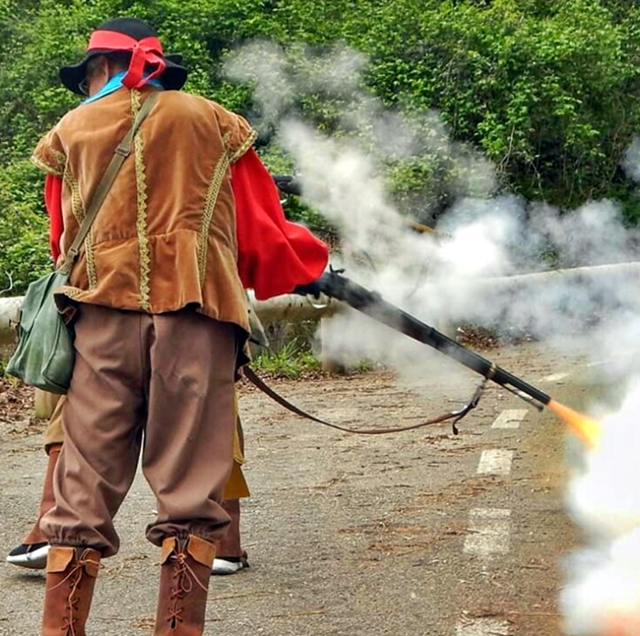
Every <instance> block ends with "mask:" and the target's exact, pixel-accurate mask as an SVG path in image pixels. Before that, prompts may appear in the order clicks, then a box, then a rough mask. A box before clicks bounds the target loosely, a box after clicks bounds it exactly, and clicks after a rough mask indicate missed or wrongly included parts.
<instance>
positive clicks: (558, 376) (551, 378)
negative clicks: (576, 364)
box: [542, 373, 571, 382]
mask: <svg viewBox="0 0 640 636" xmlns="http://www.w3.org/2000/svg"><path fill="white" fill-rule="evenodd" d="M569 375H571V374H570V373H552V374H551V375H548V376H547V377H545V378H542V381H543V382H560V380H564V379H565V378H568V377H569Z"/></svg>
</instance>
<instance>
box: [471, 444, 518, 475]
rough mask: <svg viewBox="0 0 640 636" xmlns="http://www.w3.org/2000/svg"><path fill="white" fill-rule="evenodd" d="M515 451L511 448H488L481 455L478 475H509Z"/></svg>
mask: <svg viewBox="0 0 640 636" xmlns="http://www.w3.org/2000/svg"><path fill="white" fill-rule="evenodd" d="M512 461H513V451H510V450H502V449H495V450H486V451H482V455H480V462H479V463H478V475H508V474H509V473H510V472H511V462H512Z"/></svg>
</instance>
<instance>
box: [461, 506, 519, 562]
mask: <svg viewBox="0 0 640 636" xmlns="http://www.w3.org/2000/svg"><path fill="white" fill-rule="evenodd" d="M510 530H511V510H505V509H502V508H473V509H472V510H470V511H469V534H468V535H467V536H466V538H465V540H464V552H465V553H466V554H473V555H476V556H489V555H491V554H506V553H507V552H509V533H510Z"/></svg>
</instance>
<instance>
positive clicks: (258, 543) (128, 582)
mask: <svg viewBox="0 0 640 636" xmlns="http://www.w3.org/2000/svg"><path fill="white" fill-rule="evenodd" d="M490 357H492V358H493V359H495V360H496V362H498V364H501V365H502V366H504V367H505V368H507V369H509V370H510V371H512V372H514V373H516V374H520V375H522V376H523V377H524V378H525V379H527V380H528V381H529V382H531V383H533V384H537V385H539V386H540V388H542V389H543V390H546V391H548V392H550V393H551V394H552V395H553V396H554V397H556V399H559V400H560V401H563V402H566V403H568V404H570V405H572V406H574V407H577V408H581V407H583V406H584V404H585V403H586V402H588V401H589V400H590V399H591V397H592V396H593V395H594V394H595V393H597V392H600V391H601V390H602V389H601V387H599V386H598V385H595V384H594V380H593V374H592V372H591V371H590V368H589V367H587V366H586V365H585V361H584V360H580V359H569V358H566V357H564V356H562V355H560V354H551V353H548V352H546V350H545V349H543V348H542V347H540V346H538V345H533V344H529V345H526V346H522V347H517V348H514V349H511V350H508V351H496V352H492V353H491V354H490ZM429 371H430V373H429V374H427V375H421V374H414V375H413V376H412V377H411V378H406V377H403V378H401V379H398V378H397V377H395V376H393V375H390V374H381V373H372V374H368V375H359V376H349V377H346V378H331V379H321V380H307V381H304V382H279V383H277V388H278V389H279V390H280V391H281V392H282V393H283V394H285V395H287V396H289V397H290V398H291V399H292V400H293V401H295V402H296V403H298V404H299V405H300V406H302V407H303V408H308V409H309V410H312V411H313V412H315V413H317V414H318V415H320V416H321V417H324V418H326V419H330V420H332V421H335V422H336V423H342V424H349V425H353V426H363V427H372V426H397V425H401V424H414V423H416V422H418V421H420V418H426V417H430V416H432V415H435V414H437V413H440V412H442V411H443V410H453V409H456V408H459V407H460V405H461V400H464V399H465V398H466V397H468V396H469V394H470V393H471V392H472V390H473V387H474V386H475V383H476V378H475V377H474V376H473V375H471V374H470V373H469V372H467V371H465V370H460V369H458V368H457V367H455V368H454V367H450V366H445V367H439V366H435V367H434V366H433V365H431V366H430V369H429ZM564 374H567V375H564ZM241 411H242V415H243V420H244V423H245V431H246V438H247V457H248V463H247V477H248V479H249V481H250V485H251V487H252V491H253V493H252V497H251V499H249V500H248V501H247V502H244V504H243V518H242V527H243V537H244V546H245V548H246V549H247V551H248V553H249V560H250V562H251V568H250V569H249V570H247V571H245V572H242V573H240V574H238V575H234V576H230V577H216V578H213V579H212V580H211V587H210V596H209V604H208V611H207V629H206V631H205V633H206V634H225V636H248V635H253V634H264V635H267V636H293V635H295V636H299V635H306V634H309V635H313V636H329V635H331V636H338V635H343V634H344V635H347V634H348V635H349V636H360V635H382V634H390V635H393V636H400V635H402V636H425V635H427V636H489V635H493V636H495V635H498V636H507V635H511V634H513V635H518V636H560V635H561V634H562V633H563V632H562V628H561V622H560V617H559V615H558V610H557V606H556V599H557V596H558V590H559V587H560V586H561V584H562V558H563V555H565V554H567V552H568V551H569V550H570V549H571V548H572V546H574V545H576V543H577V542H578V541H579V537H578V535H577V532H576V529H575V528H574V527H573V526H572V524H571V522H570V521H569V520H568V519H567V518H566V516H565V514H564V512H563V501H562V498H563V486H564V483H565V481H566V478H567V471H566V469H565V465H566V461H565V460H566V458H567V456H568V457H569V459H570V462H574V463H575V462H576V461H579V452H578V451H579V449H578V447H577V446H576V445H575V444H574V443H572V442H569V444H567V435H566V431H565V430H564V428H563V426H562V424H560V423H559V422H558V421H557V420H556V419H555V418H554V417H553V416H552V415H551V414H549V413H547V412H543V413H538V412H537V411H535V410H534V409H532V408H530V407H528V406H527V405H526V404H524V403H523V402H522V401H520V400H518V399H517V398H516V397H514V396H513V395H511V394H509V393H507V392H506V391H504V390H502V389H500V388H498V387H491V388H490V389H489V390H488V391H487V392H486V395H485V397H484V399H483V401H482V402H481V404H480V407H479V408H478V409H477V410H476V411H475V412H473V413H472V414H471V415H470V416H469V417H468V418H467V419H466V420H464V422H463V423H462V424H461V434H460V435H458V436H454V435H452V433H451V429H450V427H449V425H447V424H443V425H439V426H437V427H434V428H430V429H422V430H419V431H415V432H410V433H402V434H397V435H389V436H377V437H360V436H354V435H349V434H346V433H339V432H337V431H334V430H330V429H326V428H323V427H321V426H318V425H316V424H312V423H308V422H305V421H302V420H300V419H298V418H295V417H293V416H290V414H289V413H288V412H286V411H283V410H282V409H281V407H279V406H278V405H276V404H274V403H272V402H270V401H269V400H268V398H266V397H265V396H263V395H262V394H259V393H256V392H255V391H253V390H250V389H247V388H245V389H243V390H242V396H241ZM41 430H42V424H33V423H31V424H29V422H28V421H27V420H24V419H20V418H18V419H13V420H6V419H5V420H2V416H1V415H0V461H1V465H2V470H1V471H0V510H2V520H3V523H2V524H0V552H2V553H7V552H8V551H9V550H10V549H11V548H12V547H13V546H14V545H15V544H16V543H18V542H19V540H20V538H21V537H22V536H23V535H24V533H25V532H26V531H27V530H28V528H29V526H30V523H31V522H32V521H33V517H34V513H35V510H36V506H37V502H38V499H39V495H40V488H41V480H42V476H43V471H44V467H45V457H44V454H43V453H42V452H41V449H40V444H41V438H40V431H41ZM154 508H155V502H154V500H153V497H152V495H151V493H150V491H149V489H148V488H147V486H146V484H145V483H144V481H143V480H142V478H141V476H138V478H137V479H136V482H135V484H134V486H133V488H132V491H131V493H130V495H129V497H128V499H127V501H126V502H125V505H124V506H123V509H122V510H121V513H120V514H119V516H118V520H117V521H118V522H117V527H118V531H119V533H120V534H121V537H122V543H123V546H122V550H121V552H120V553H119V554H118V555H117V556H116V557H114V558H112V559H109V560H107V561H105V562H104V564H105V567H104V568H103V570H102V571H101V572H100V575H99V579H98V584H97V586H96V596H95V599H94V605H93V609H92V614H91V619H90V623H89V628H88V633H89V634H90V635H91V634H100V635H101V636H142V635H143V634H147V635H148V634H151V633H152V631H153V617H154V613H155V601H156V593H157V579H158V569H159V568H158V560H159V554H158V551H157V549H156V548H154V547H153V546H151V545H149V544H147V543H146V542H145V540H144V536H143V532H144V528H145V525H146V524H147V523H148V522H149V520H151V519H152V518H153V510H154ZM43 584H44V578H43V576H42V575H41V574H40V573H33V572H26V571H21V570H19V569H17V568H15V567H12V566H9V565H6V564H0V588H1V589H2V595H1V596H0V635H2V636H31V635H34V636H35V635H37V634H38V626H39V613H40V607H41V604H42V597H43Z"/></svg>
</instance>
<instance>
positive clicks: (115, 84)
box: [82, 71, 162, 104]
mask: <svg viewBox="0 0 640 636" xmlns="http://www.w3.org/2000/svg"><path fill="white" fill-rule="evenodd" d="M126 74H127V72H126V71H120V72H119V73H118V74H117V75H114V76H113V77H112V78H111V79H110V80H109V81H108V82H107V83H106V84H105V85H104V86H103V87H102V88H101V89H100V90H99V91H98V92H97V93H95V94H94V95H92V96H91V97H87V99H85V100H84V101H83V102H82V104H89V103H91V102H95V101H96V100H98V99H100V98H101V97H105V96H106V95H111V93H115V92H116V91H117V90H119V89H121V88H122V86H123V84H122V80H123V79H124V76H125V75H126ZM148 83H149V84H150V85H151V86H155V87H156V88H162V84H161V83H160V81H159V80H157V79H152V80H151V81H150V82H148Z"/></svg>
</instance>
